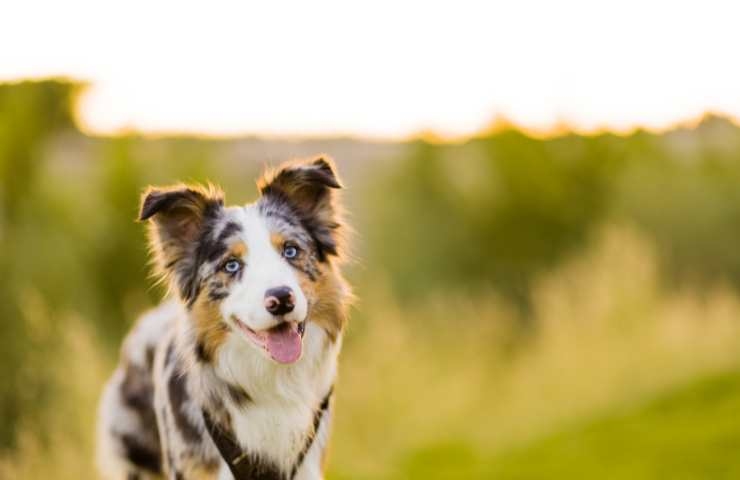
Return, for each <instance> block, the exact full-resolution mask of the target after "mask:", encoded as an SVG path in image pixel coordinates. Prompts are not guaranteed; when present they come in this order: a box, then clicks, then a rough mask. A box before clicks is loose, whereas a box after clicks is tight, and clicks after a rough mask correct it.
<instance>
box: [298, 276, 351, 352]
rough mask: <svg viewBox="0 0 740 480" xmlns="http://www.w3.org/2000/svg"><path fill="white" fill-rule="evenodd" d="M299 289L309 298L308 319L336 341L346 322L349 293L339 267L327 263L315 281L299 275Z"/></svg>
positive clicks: (349, 299)
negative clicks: (309, 309)
mask: <svg viewBox="0 0 740 480" xmlns="http://www.w3.org/2000/svg"><path fill="white" fill-rule="evenodd" d="M299 282H300V284H301V289H302V290H303V292H304V293H305V294H306V296H307V297H308V298H309V299H310V302H311V311H310V312H309V320H310V321H312V322H314V323H316V324H317V325H319V326H320V327H321V328H323V329H324V330H325V331H326V333H327V334H328V335H329V338H330V339H331V341H332V342H333V341H336V339H337V337H338V336H339V334H340V333H341V331H342V329H344V326H345V325H346V323H347V315H348V310H349V303H350V301H351V297H352V295H351V293H350V289H349V286H348V284H347V282H346V280H344V278H343V277H342V275H341V274H340V273H339V269H338V268H337V267H336V266H334V265H332V264H329V265H327V266H326V270H325V271H324V272H322V274H321V275H320V276H319V278H318V279H317V281H316V282H312V281H310V280H309V279H308V278H307V277H306V276H305V275H301V276H300V280H299Z"/></svg>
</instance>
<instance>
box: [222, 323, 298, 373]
mask: <svg viewBox="0 0 740 480" xmlns="http://www.w3.org/2000/svg"><path fill="white" fill-rule="evenodd" d="M232 320H233V321H234V324H235V325H236V326H237V328H238V330H239V331H240V332H241V334H242V337H243V338H244V339H245V341H246V342H248V343H249V344H250V346H252V347H255V348H257V349H259V350H260V351H261V352H263V353H264V354H265V355H266V356H267V357H268V358H270V359H271V360H273V361H275V362H277V363H280V364H292V363H295V362H297V361H298V360H300V358H301V355H302V354H303V334H304V333H305V331H306V320H303V321H302V322H281V323H279V324H278V325H276V326H274V327H271V328H268V329H265V330H254V329H252V328H251V327H249V326H248V325H247V324H246V323H245V322H243V321H241V320H240V319H239V318H237V317H236V316H232Z"/></svg>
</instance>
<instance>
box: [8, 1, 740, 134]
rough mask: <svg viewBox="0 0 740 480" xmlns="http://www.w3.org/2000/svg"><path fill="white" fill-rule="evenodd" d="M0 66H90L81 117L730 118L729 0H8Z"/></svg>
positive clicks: (382, 130)
mask: <svg viewBox="0 0 740 480" xmlns="http://www.w3.org/2000/svg"><path fill="white" fill-rule="evenodd" d="M10 1H11V2H12V3H10V4H8V3H5V4H4V5H3V8H2V14H1V16H0V79H18V78H23V77H29V76H30V77H39V76H47V75H65V76H71V77H76V78H81V79H84V80H88V81H90V82H91V85H92V87H91V88H90V89H89V91H88V93H87V94H86V95H85V96H84V97H83V98H82V101H81V104H80V111H79V117H80V121H81V124H82V126H83V128H85V129H86V130H88V131H91V132H106V133H111V132H116V131H120V130H121V129H131V128H133V129H137V130H143V131H149V132H183V131H186V132H200V133H207V134H241V133H257V134H276V135H293V134H304V135H311V134H322V135H326V134H338V133H342V134H352V135H369V136H375V137H394V138H397V137H402V136H406V135H410V134H414V133H417V132H419V131H425V130H432V131H436V132H438V133H439V134H441V135H443V136H455V135H465V134H470V133H473V132H475V131H476V130H479V129H481V128H484V127H485V126H486V125H488V124H490V123H491V121H492V119H494V118H495V117H497V116H504V117H507V118H509V119H510V120H512V121H513V122H514V123H517V124H520V125H523V126H526V127H528V128H532V129H548V128H552V127H553V126H555V125H558V124H563V123H567V124H571V125H573V126H574V127H576V128H578V129H579V130H584V131H588V130H594V129H599V128H604V127H606V128H611V129H616V130H625V129H629V128H630V127H633V126H635V125H641V126H647V127H653V128H660V127H665V126H667V125H670V124H672V123H675V122H677V121H682V120H686V119H690V118H694V117H697V116H698V115H700V114H702V113H703V112H705V111H708V110H709V111H713V112H717V113H724V114H728V115H733V116H736V117H740V58H739V57H740V52H739V50H740V2H734V1H732V0H728V1H723V2H719V1H712V0H702V1H680V0H673V1H665V2H662V1H650V0H637V1H636V0H618V1H596V0H582V1H581V0H567V1H562V2H557V1H552V0H550V1H548V0H545V1H541V2H534V1H520V0H516V1H514V0H507V1H480V2H468V1H463V0H454V1H436V2H435V1H432V0H426V1H406V2H402V1H401V0H395V1H381V0H373V1H368V2H352V1H349V0H336V1H321V0H312V1H305V0H304V1H300V2H298V1H296V2H282V1H269V0H261V1H258V2H249V1H246V0H242V1H235V2H225V1H220V0H211V1H207V2H206V1H201V2H189V1H185V0H180V1H176V2H175V1H173V2H168V1H159V0H146V1H144V0H126V1H116V2H109V1H104V0H68V1H61V0H49V1H39V0H10Z"/></svg>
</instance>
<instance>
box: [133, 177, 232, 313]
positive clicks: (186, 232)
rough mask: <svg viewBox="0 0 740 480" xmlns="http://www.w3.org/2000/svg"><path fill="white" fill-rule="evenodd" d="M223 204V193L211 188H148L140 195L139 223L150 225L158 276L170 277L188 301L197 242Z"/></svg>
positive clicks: (195, 269)
mask: <svg viewBox="0 0 740 480" xmlns="http://www.w3.org/2000/svg"><path fill="white" fill-rule="evenodd" d="M223 204H224V202H223V194H222V193H221V191H220V190H218V189H216V188H215V187H213V186H208V187H199V186H184V185H178V186H175V187H168V188H153V187H150V188H148V189H147V191H146V192H144V195H143V196H142V202H141V211H140V213H139V220H140V221H147V220H148V221H149V223H150V227H149V228H150V230H149V231H150V238H149V240H150V243H151V247H152V252H153V255H154V261H155V263H156V266H157V270H158V273H160V274H162V275H163V276H165V277H172V278H173V280H175V284H176V285H177V287H178V289H179V291H180V294H181V295H182V297H183V298H184V299H190V297H192V296H193V294H194V292H195V288H196V285H195V280H196V279H195V277H194V276H195V274H196V273H197V265H195V263H196V258H195V256H196V255H195V251H196V248H197V244H198V241H199V239H200V237H201V234H202V232H203V230H204V228H205V226H206V224H207V223H209V222H213V221H214V220H215V219H216V218H218V216H219V214H220V213H221V211H222V209H223Z"/></svg>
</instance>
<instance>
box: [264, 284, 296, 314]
mask: <svg viewBox="0 0 740 480" xmlns="http://www.w3.org/2000/svg"><path fill="white" fill-rule="evenodd" d="M294 307H295V295H293V290H292V289H291V288H290V287H275V288H271V289H269V290H268V291H266V292H265V309H267V311H268V312H270V313H271V314H273V315H285V314H286V313H290V312H292V311H293V308H294Z"/></svg>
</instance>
